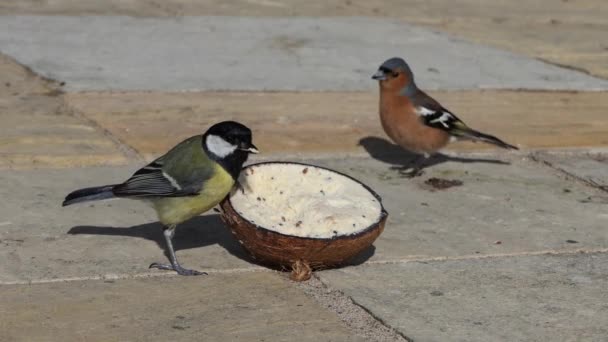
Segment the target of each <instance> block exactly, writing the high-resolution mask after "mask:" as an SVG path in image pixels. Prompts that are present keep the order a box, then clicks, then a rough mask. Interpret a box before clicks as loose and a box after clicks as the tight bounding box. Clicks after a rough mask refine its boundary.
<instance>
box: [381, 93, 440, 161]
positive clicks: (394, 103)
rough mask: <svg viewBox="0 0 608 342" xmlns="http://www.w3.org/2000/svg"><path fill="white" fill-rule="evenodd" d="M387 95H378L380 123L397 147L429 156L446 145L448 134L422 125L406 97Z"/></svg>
mask: <svg viewBox="0 0 608 342" xmlns="http://www.w3.org/2000/svg"><path fill="white" fill-rule="evenodd" d="M389 95H390V94H386V93H383V94H381V95H380V121H381V122H382V128H384V131H385V132H386V134H387V135H388V136H389V137H390V138H391V139H392V140H393V141H394V142H395V143H396V144H397V145H399V146H401V147H403V148H404V149H406V150H410V151H412V152H418V153H429V154H432V153H434V152H436V151H438V150H439V149H441V148H442V147H444V146H445V145H447V143H448V142H449V140H450V136H449V134H448V133H447V132H445V131H443V130H440V129H436V128H432V127H429V126H426V125H425V124H423V123H422V120H421V119H420V117H419V116H418V115H417V114H416V112H415V109H414V106H413V105H412V103H411V102H410V101H409V99H408V98H407V97H406V96H400V95H396V94H394V95H393V96H389Z"/></svg>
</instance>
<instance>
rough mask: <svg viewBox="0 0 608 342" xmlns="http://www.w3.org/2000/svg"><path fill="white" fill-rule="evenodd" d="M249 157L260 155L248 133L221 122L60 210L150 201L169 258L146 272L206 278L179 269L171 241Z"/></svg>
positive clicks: (71, 198)
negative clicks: (128, 200) (113, 201)
mask: <svg viewBox="0 0 608 342" xmlns="http://www.w3.org/2000/svg"><path fill="white" fill-rule="evenodd" d="M250 153H258V150H257V148H256V147H255V145H253V143H252V142H251V130H250V129H249V128H247V127H246V126H244V125H242V124H240V123H238V122H234V121H224V122H220V123H218V124H215V125H213V126H211V127H210V128H209V129H208V130H207V132H205V134H203V135H196V136H193V137H191V138H188V139H186V140H184V141H182V142H181V143H179V144H178V145H177V146H175V147H174V148H173V149H171V150H170V151H169V152H167V153H166V154H165V155H163V156H162V157H160V158H158V159H156V160H154V161H153V162H151V163H150V164H148V165H146V166H144V167H143V168H141V169H139V170H138V171H137V172H135V173H134V174H133V176H131V178H129V179H127V180H126V181H125V182H124V183H121V184H114V185H104V186H97V187H93V188H85V189H80V190H76V191H73V192H72V193H70V194H69V195H67V197H66V198H65V200H64V201H63V206H66V205H70V204H74V203H80V202H85V201H96V200H103V199H108V198H115V197H119V198H131V199H141V200H146V201H149V202H150V203H151V204H152V205H153V207H154V208H155V209H156V213H157V214H158V218H159V221H160V222H161V223H162V224H163V235H164V236H165V241H166V242H167V249H168V250H169V255H170V257H171V264H170V265H168V264H161V263H153V264H151V265H150V268H158V269H163V270H174V271H176V272H177V273H178V274H180V275H200V274H205V273H203V272H198V271H195V270H189V269H185V268H183V267H182V266H180V264H179V262H178V261H177V257H176V256H175V251H174V249H173V244H172V243H171V239H172V238H173V235H174V233H175V227H176V226H177V225H178V224H180V223H182V222H184V221H186V220H188V219H190V218H192V217H195V216H198V215H200V214H202V213H204V212H206V211H207V210H209V209H211V208H213V207H214V206H215V205H216V204H218V203H219V202H220V201H221V200H222V199H223V198H224V197H225V196H226V195H227V194H228V193H229V192H230V190H231V189H232V187H233V186H234V185H235V183H236V182H237V179H238V177H239V173H240V172H241V169H242V167H243V164H244V163H245V161H246V160H247V157H248V156H249V154H250Z"/></svg>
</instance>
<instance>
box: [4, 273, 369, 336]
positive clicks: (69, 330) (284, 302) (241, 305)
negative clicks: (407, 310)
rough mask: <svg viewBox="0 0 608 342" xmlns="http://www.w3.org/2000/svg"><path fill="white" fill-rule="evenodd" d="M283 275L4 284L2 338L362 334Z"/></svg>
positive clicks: (264, 274)
mask: <svg viewBox="0 0 608 342" xmlns="http://www.w3.org/2000/svg"><path fill="white" fill-rule="evenodd" d="M281 278H282V277H279V276H278V275H276V274H272V273H267V272H254V273H244V274H231V275H209V276H201V277H169V278H147V279H123V280H115V281H107V280H106V281H103V280H93V281H83V282H63V283H51V284H37V285H31V286H23V285H18V286H17V285H2V286H0V290H1V291H2V296H0V341H62V342H64V341H315V342H316V341H363V339H360V338H358V337H357V336H355V335H354V334H353V333H352V332H350V331H349V330H348V329H347V327H346V326H345V325H343V323H342V322H341V321H340V320H339V319H338V318H337V317H336V316H335V315H333V314H332V313H330V312H329V311H327V310H325V309H323V308H321V307H320V306H319V305H318V304H317V303H315V302H314V301H312V300H311V299H309V298H307V297H306V295H304V294H303V293H302V292H301V291H299V290H298V289H296V288H295V287H294V286H292V285H291V284H290V283H289V280H286V279H281Z"/></svg>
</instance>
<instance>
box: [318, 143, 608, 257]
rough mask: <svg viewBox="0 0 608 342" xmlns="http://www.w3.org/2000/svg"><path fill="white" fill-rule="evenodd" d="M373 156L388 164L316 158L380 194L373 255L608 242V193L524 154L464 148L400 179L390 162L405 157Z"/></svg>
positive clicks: (601, 245) (497, 250)
mask: <svg viewBox="0 0 608 342" xmlns="http://www.w3.org/2000/svg"><path fill="white" fill-rule="evenodd" d="M376 157H378V158H381V159H383V160H384V161H385V162H388V163H389V164H386V163H380V162H378V161H376V160H369V159H355V158H345V159H327V160H322V161H319V162H318V163H319V164H321V165H325V166H328V167H330V168H334V169H336V170H340V171H343V172H345V173H348V174H350V175H351V176H353V177H355V178H357V179H359V180H361V181H363V182H364V183H366V184H368V185H369V186H371V187H372V188H373V189H375V190H376V191H377V192H378V193H379V194H380V195H381V196H382V198H383V204H384V206H385V207H386V209H387V210H388V212H389V217H388V221H387V224H386V228H385V231H384V233H382V235H381V236H380V238H379V239H378V241H376V243H375V253H374V255H373V256H372V257H371V260H372V261H390V260H402V259H410V258H418V257H422V258H434V257H443V256H463V255H479V254H480V255H484V254H485V255H489V254H513V253H529V252H538V251H551V250H575V249H603V248H608V234H606V227H608V214H607V209H608V207H607V206H606V201H602V200H601V199H608V196H606V195H605V194H602V193H601V192H599V191H595V190H594V189H592V188H590V187H587V186H584V185H582V184H579V183H577V182H572V181H567V180H565V179H563V178H562V177H558V174H557V172H552V171H551V170H550V169H549V168H546V167H544V166H541V165H539V164H537V163H534V162H532V161H529V160H527V159H526V158H522V157H520V156H518V155H513V154H508V153H503V154H497V155H466V154H462V155H460V156H458V155H454V156H453V157H452V158H451V161H445V162H443V158H442V157H439V158H436V159H435V161H436V162H439V163H438V164H435V165H433V166H431V167H430V168H428V169H427V170H426V173H425V174H424V175H423V176H421V177H417V178H414V179H405V178H401V177H400V176H399V174H398V172H397V171H394V170H391V169H390V168H389V165H390V164H394V165H400V164H402V163H404V162H406V159H405V158H403V155H393V156H376ZM501 161H502V162H504V163H507V162H508V163H510V164H499V163H497V162H501ZM434 177H435V178H440V179H446V180H459V181H461V182H462V183H463V184H462V186H455V187H452V188H449V189H445V190H436V189H434V188H432V187H431V186H429V185H427V184H426V183H425V182H426V181H428V180H429V179H431V178H434ZM589 198H593V199H594V200H593V201H589V200H588V199H589Z"/></svg>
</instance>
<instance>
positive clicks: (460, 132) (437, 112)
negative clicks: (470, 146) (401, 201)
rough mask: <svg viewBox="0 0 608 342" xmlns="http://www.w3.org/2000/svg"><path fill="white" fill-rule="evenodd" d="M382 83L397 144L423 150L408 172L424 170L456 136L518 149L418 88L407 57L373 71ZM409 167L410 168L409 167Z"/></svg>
mask: <svg viewBox="0 0 608 342" xmlns="http://www.w3.org/2000/svg"><path fill="white" fill-rule="evenodd" d="M372 79H374V80H377V81H378V83H379V86H380V110H379V111H380V121H381V123H382V128H383V129H384V131H385V132H386V134H387V135H388V136H389V138H391V140H393V142H395V143H396V144H397V145H399V146H400V147H402V148H403V149H406V150H408V151H411V152H415V153H418V154H420V156H419V157H418V158H417V159H416V160H415V161H414V163H413V166H412V167H408V168H402V169H401V170H400V171H401V173H402V174H403V175H404V176H407V177H415V176H419V175H421V174H422V168H423V165H422V164H423V163H424V161H425V160H426V158H428V157H429V156H431V155H432V154H434V153H436V152H437V151H439V150H440V149H442V148H443V147H445V146H446V145H447V144H448V143H450V142H452V141H456V140H470V141H475V142H477V141H481V142H484V143H489V144H493V145H496V146H498V147H501V148H505V149H510V150H518V148H517V147H516V146H513V145H510V144H508V143H506V142H504V141H502V140H500V139H499V138H497V137H495V136H492V135H489V134H485V133H482V132H479V131H476V130H474V129H472V128H470V127H469V126H467V125H466V124H465V123H464V122H463V121H462V120H460V119H459V118H458V117H457V116H456V115H455V114H454V113H452V112H450V111H449V110H447V109H446V108H445V107H443V106H442V105H441V104H440V103H439V102H437V101H436V100H435V99H433V98H432V97H430V96H429V95H427V94H426V93H425V92H423V91H422V90H420V89H418V86H417V85H416V82H415V81H414V74H413V73H412V70H411V69H410V67H409V65H408V64H407V63H406V62H405V60H403V58H399V57H393V58H390V59H387V60H386V61H385V62H384V63H382V65H380V67H379V68H378V70H377V71H376V73H374V74H373V75H372ZM408 170H409V171H408Z"/></svg>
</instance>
